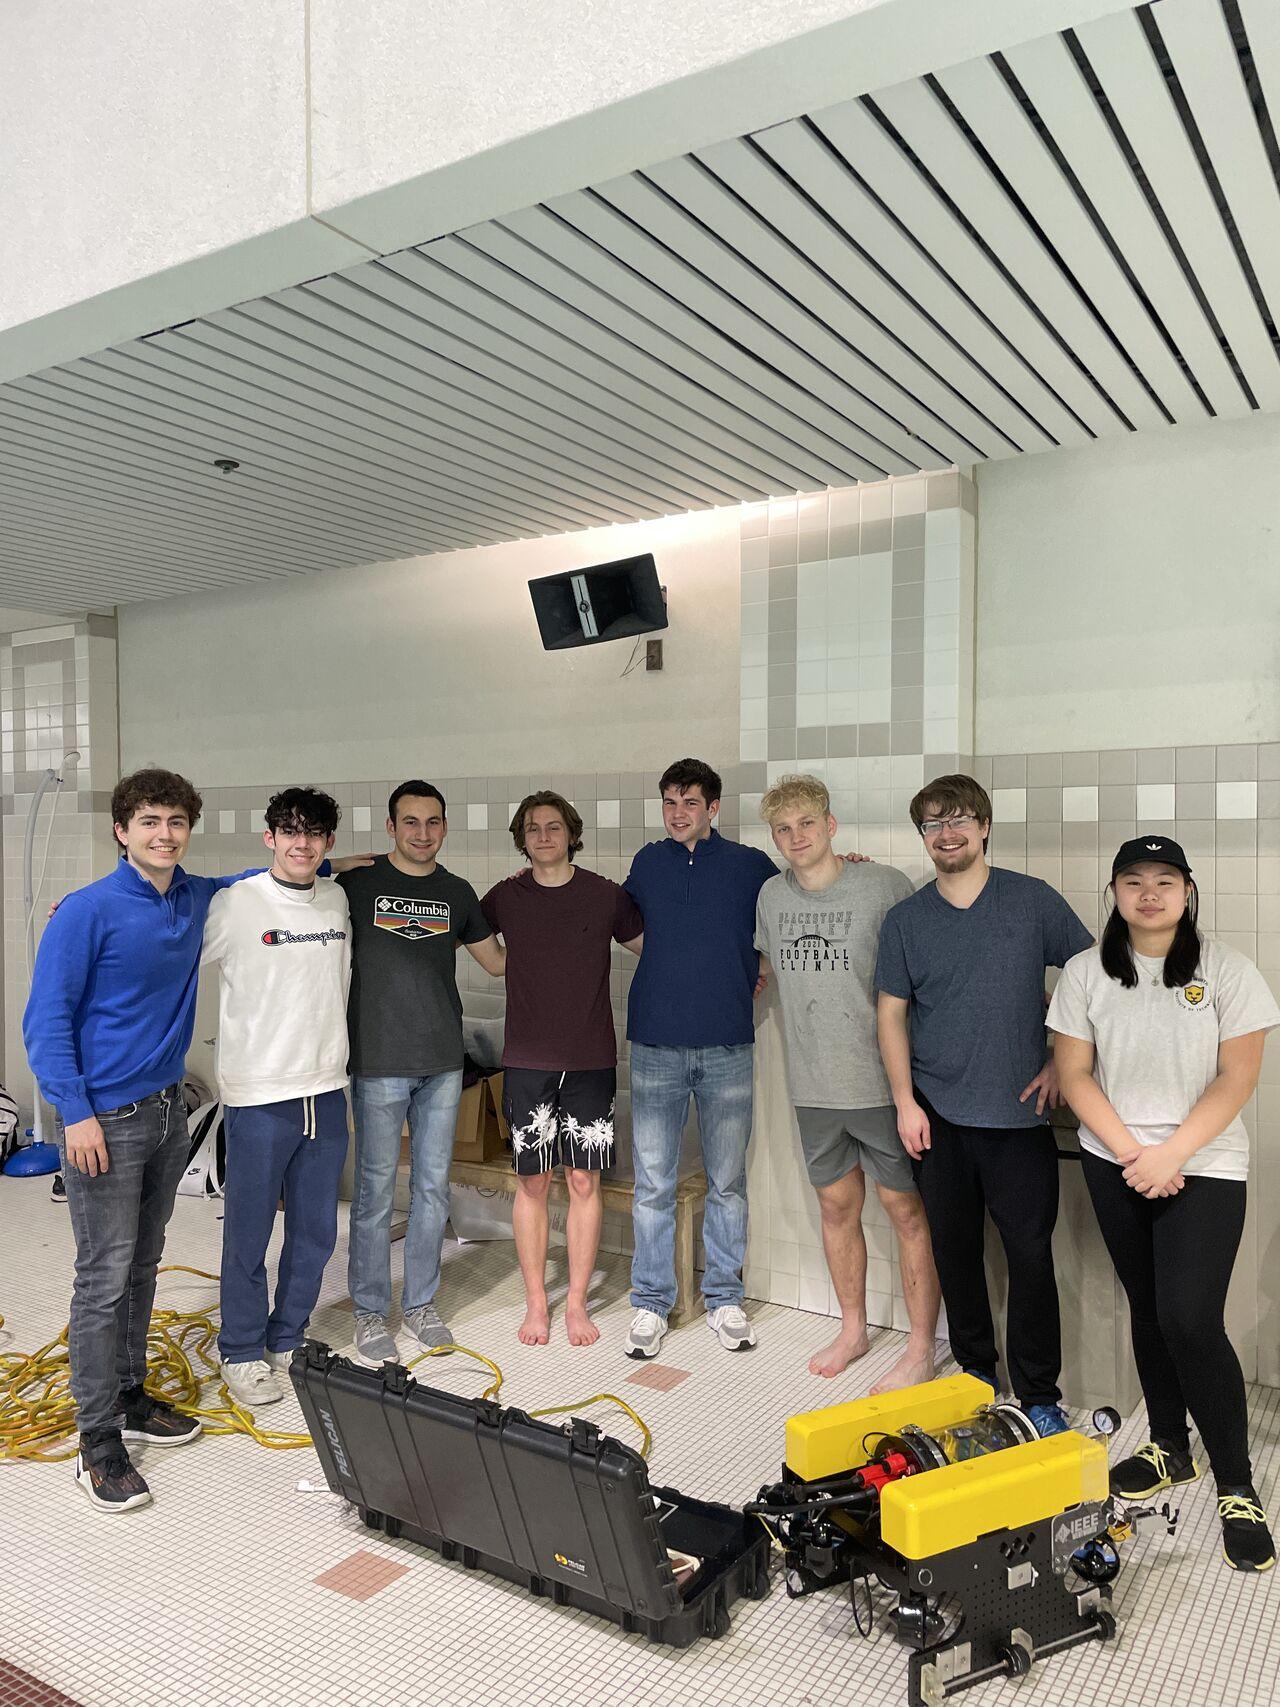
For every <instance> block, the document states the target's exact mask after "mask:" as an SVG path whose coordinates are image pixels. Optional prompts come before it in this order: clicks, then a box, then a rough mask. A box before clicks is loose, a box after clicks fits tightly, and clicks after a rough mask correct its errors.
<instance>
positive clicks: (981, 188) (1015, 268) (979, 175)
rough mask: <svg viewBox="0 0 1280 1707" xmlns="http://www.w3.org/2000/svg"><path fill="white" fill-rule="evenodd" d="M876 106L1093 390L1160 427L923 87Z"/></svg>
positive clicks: (1132, 417)
mask: <svg viewBox="0 0 1280 1707" xmlns="http://www.w3.org/2000/svg"><path fill="white" fill-rule="evenodd" d="M876 105H877V106H878V107H879V108H880V110H881V111H882V112H883V113H884V114H885V116H886V117H887V118H888V119H889V121H890V122H891V123H892V124H893V126H894V128H895V129H896V130H897V131H898V132H899V133H900V134H901V135H902V136H903V137H904V138H905V140H906V142H907V143H908V145H909V146H910V147H911V148H912V149H913V150H914V152H915V154H916V155H917V156H918V157H919V158H920V159H921V160H922V161H923V162H924V165H925V166H926V167H927V169H928V170H929V172H930V173H931V174H932V176H933V177H934V178H935V179H936V181H937V182H938V183H939V184H941V186H942V188H943V190H944V191H945V192H946V194H947V195H948V196H949V197H950V198H951V200H952V201H953V202H954V203H955V205H956V206H957V207H958V208H959V209H960V211H961V213H962V214H963V215H964V217H965V218H966V219H967V220H968V221H969V223H970V224H971V225H972V226H973V228H974V230H975V231H977V232H978V233H979V235H980V236H981V237H982V239H983V241H984V242H985V243H986V245H987V247H988V248H989V249H990V250H991V252H992V253H993V254H994V255H996V256H997V257H998V258H999V260H1000V262H1001V264H1002V265H1003V266H1004V267H1005V268H1006V270H1007V271H1008V273H1009V274H1010V276H1011V277H1012V278H1014V279H1015V280H1016V281H1017V282H1018V284H1019V285H1020V286H1021V287H1022V290H1023V291H1024V293H1025V294H1026V296H1027V297H1028V298H1029V299H1030V300H1031V301H1032V302H1034V303H1035V305H1036V307H1037V309H1038V311H1039V313H1040V314H1041V316H1042V317H1043V318H1044V319H1045V320H1046V322H1047V323H1048V324H1049V325H1050V326H1052V327H1053V328H1054V329H1055V331H1056V332H1057V333H1058V335H1059V336H1060V337H1061V338H1063V339H1064V340H1065V342H1066V344H1067V345H1068V347H1069V348H1070V349H1071V350H1072V352H1073V353H1074V355H1075V357H1076V359H1077V360H1078V361H1079V362H1080V363H1082V365H1083V366H1084V367H1085V369H1086V370H1087V372H1088V373H1089V374H1090V375H1091V376H1092V378H1093V380H1094V382H1095V383H1096V384H1097V385H1098V386H1099V388H1100V389H1101V390H1102V391H1103V392H1104V393H1105V395H1106V396H1107V397H1108V398H1109V399H1110V400H1111V403H1112V407H1113V408H1115V409H1116V410H1117V411H1118V412H1119V413H1120V414H1121V415H1122V416H1123V417H1124V418H1125V419H1126V420H1128V421H1130V422H1131V423H1133V425H1135V426H1148V427H1154V426H1157V425H1160V424H1161V423H1162V422H1163V416H1162V415H1161V414H1160V411H1159V409H1158V408H1157V406H1156V405H1155V404H1154V403H1153V402H1152V400H1151V398H1150V397H1149V396H1148V394H1147V392H1146V391H1145V390H1144V389H1143V387H1142V385H1141V383H1140V382H1139V381H1138V380H1137V379H1135V377H1134V375H1133V373H1132V371H1131V369H1130V368H1129V367H1128V365H1127V364H1126V363H1125V361H1124V359H1123V357H1122V356H1121V355H1120V354H1119V353H1118V352H1117V351H1116V349H1115V347H1114V345H1113V344H1112V343H1111V342H1110V340H1109V339H1108V338H1107V335H1106V333H1105V332H1104V331H1103V329H1102V328H1101V327H1100V326H1099V325H1098V323H1097V321H1096V320H1095V319H1094V317H1093V316H1092V315H1091V314H1090V313H1089V310H1088V309H1087V308H1086V306H1085V304H1084V303H1083V302H1082V301H1081V300H1080V297H1079V295H1078V294H1077V293H1076V291H1075V289H1074V288H1073V287H1072V285H1071V283H1070V281H1069V280H1068V279H1067V277H1066V276H1065V274H1064V273H1063V272H1062V270H1061V268H1060V267H1059V266H1058V265H1057V263H1056V262H1055V261H1054V260H1053V258H1052V257H1051V256H1050V255H1049V253H1048V251H1047V250H1046V249H1045V248H1044V246H1043V244H1042V243H1041V242H1040V240H1039V238H1038V237H1037V236H1036V234H1035V232H1034V231H1033V230H1032V229H1031V227H1030V226H1029V225H1028V224H1027V223H1026V221H1025V220H1024V219H1023V218H1022V216H1021V214H1020V213H1018V211H1017V209H1016V208H1015V207H1014V206H1013V204H1012V203H1011V202H1010V200H1009V198H1008V196H1007V195H1006V193H1005V191H1004V189H1003V187H1002V186H1001V185H1000V183H999V182H998V181H997V179H996V178H994V177H993V176H992V174H991V171H990V170H989V168H988V167H987V165H986V163H985V162H984V161H983V159H982V157H981V155H979V153H978V152H977V150H976V149H975V148H974V147H973V145H972V143H971V142H970V141H969V140H968V138H967V137H966V136H965V134H964V132H963V131H962V130H961V129H960V128H959V126H957V125H956V124H955V122H954V121H953V120H952V118H951V116H950V115H949V114H948V113H947V112H946V110H945V109H944V107H943V106H942V104H941V102H940V101H939V100H938V99H937V97H936V96H935V95H934V93H933V91H932V90H931V89H930V88H929V87H928V86H927V85H926V84H924V83H921V82H915V83H905V84H900V85H898V87H896V88H893V89H885V90H883V91H882V92H881V93H880V94H879V95H877V96H876Z"/></svg>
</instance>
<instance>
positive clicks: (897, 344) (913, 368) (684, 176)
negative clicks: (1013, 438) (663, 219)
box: [646, 144, 1012, 462]
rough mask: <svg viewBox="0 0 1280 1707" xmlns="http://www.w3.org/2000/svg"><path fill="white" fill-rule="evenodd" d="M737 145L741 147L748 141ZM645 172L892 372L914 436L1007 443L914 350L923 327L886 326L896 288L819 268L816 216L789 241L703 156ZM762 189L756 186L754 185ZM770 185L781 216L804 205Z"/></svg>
mask: <svg viewBox="0 0 1280 1707" xmlns="http://www.w3.org/2000/svg"><path fill="white" fill-rule="evenodd" d="M741 146H742V149H743V152H746V151H747V150H746V145H745V144H743V145H741ZM757 164H758V165H759V164H760V163H759V162H758V161H757ZM761 171H762V172H763V173H765V174H766V175H767V168H764V167H763V166H761ZM646 177H648V178H649V180H650V181H651V182H652V183H654V184H656V185H657V186H658V188H659V189H660V190H662V191H663V192H664V194H666V195H667V196H669V197H670V198H671V199H672V200H673V201H676V202H678V203H680V205H681V206H682V207H684V208H686V209H687V210H688V212H689V213H691V214H692V215H693V216H694V217H695V218H696V219H697V220H699V221H700V222H701V223H702V224H703V225H705V226H706V227H707V229H708V230H709V231H710V232H712V233H713V234H714V235H715V236H716V237H718V238H719V240H720V241H721V242H723V243H725V244H727V245H729V246H730V247H731V248H733V249H734V250H735V251H736V253H738V254H740V255H741V256H742V257H743V259H744V260H745V261H747V262H749V263H750V264H751V266H752V267H754V268H755V270H756V273H757V275H758V276H760V277H763V278H768V279H769V280H771V281H772V282H773V283H774V284H775V285H776V286H777V288H778V289H780V290H782V291H784V292H785V293H786V295H787V296H788V297H789V298H791V300H792V301H794V302H795V303H797V304H798V305H799V306H800V307H801V308H802V309H803V310H804V311H805V312H807V313H808V314H810V315H812V316H813V318H814V319H815V320H817V321H820V322H821V323H822V324H824V325H826V326H828V327H829V328H830V329H831V331H832V333H834V334H835V336H836V337H837V338H839V339H840V340H841V341H843V342H844V343H845V344H847V345H848V347H849V348H850V349H851V350H855V351H856V352H857V353H858V354H859V355H860V356H862V357H863V358H865V359H866V360H867V361H868V362H870V363H871V364H872V365H873V366H874V367H876V368H879V369H880V370H881V371H882V372H886V373H892V374H894V376H895V378H896V380H897V383H898V386H899V387H900V388H901V391H902V394H903V398H904V402H905V404H906V405H907V407H908V408H909V407H910V406H911V405H913V404H914V405H916V406H918V412H917V413H916V414H915V415H909V416H908V417H907V419H908V421H909V424H910V425H911V427H912V428H913V430H914V431H915V432H916V433H917V434H918V435H919V434H920V432H921V430H922V428H924V427H927V426H928V424H930V423H933V424H935V425H936V427H937V429H938V431H939V433H940V435H941V437H940V439H939V445H938V448H939V449H940V450H942V451H943V453H944V454H947V455H950V456H951V457H952V459H953V460H959V461H961V462H963V461H968V460H971V459H972V458H974V457H975V456H976V457H985V456H989V455H990V454H991V452H992V450H993V449H994V448H1012V447H1001V445H1000V435H999V433H998V431H997V429H996V428H995V427H994V426H993V424H992V422H991V421H990V420H989V419H988V418H985V417H984V416H983V415H981V414H979V412H978V411H977V410H976V409H975V408H974V407H973V405H972V404H971V403H970V402H969V401H968V399H967V398H965V397H964V396H963V395H958V394H957V393H955V392H953V391H952V390H951V388H950V387H949V386H948V385H947V384H946V383H945V382H944V381H942V380H940V379H939V377H938V375H937V373H936V371H935V370H934V369H933V368H931V367H929V366H928V365H927V364H926V363H925V362H924V361H922V360H920V358H919V357H918V356H917V354H916V350H915V347H914V346H916V345H918V344H919V343H920V341H921V338H922V336H924V335H925V334H926V332H927V328H924V327H922V326H919V325H916V326H913V327H912V328H911V329H910V333H909V334H908V338H900V337H898V336H897V335H896V334H895V333H894V332H893V331H892V330H890V329H888V327H889V323H888V321H887V320H886V319H885V318H884V317H885V315H887V316H888V317H889V319H890V320H891V319H892V318H894V317H895V316H896V314H897V313H898V311H899V309H900V306H901V302H902V298H901V295H900V293H897V292H894V291H892V290H891V289H883V290H881V289H878V288H877V286H878V284H880V283H882V281H877V280H875V279H874V278H873V277H872V276H870V269H869V268H868V269H865V272H866V274H867V275H868V276H863V277H859V279H858V281H857V282H858V285H859V286H860V287H861V288H859V289H855V290H853V291H847V290H844V289H842V288H841V287H840V286H839V285H837V284H836V283H834V282H833V281H832V279H831V278H830V277H829V276H828V275H827V274H826V273H825V272H824V271H823V270H822V269H821V267H820V266H819V265H818V264H817V255H818V252H819V250H822V251H823V252H824V253H825V256H826V258H827V259H828V260H830V261H831V262H832V264H833V265H835V266H837V267H838V266H839V260H838V258H837V255H836V253H835V251H836V250H837V248H838V246H839V245H838V240H836V239H835V238H834V235H833V234H832V233H831V232H830V231H829V230H827V229H826V228H824V227H823V226H822V225H821V222H818V221H815V224H816V225H817V227H818V229H817V230H816V231H811V232H810V233H809V241H808V242H807V243H806V244H804V245H803V246H797V245H795V244H792V243H791V242H790V241H788V240H787V239H785V238H784V237H783V236H781V235H780V234H779V231H778V229H777V228H776V227H775V226H774V225H773V224H772V223H771V222H770V221H769V220H768V219H767V218H765V217H764V214H763V209H762V207H761V204H760V202H759V201H758V200H757V201H756V202H755V203H754V204H753V205H752V206H746V205H744V203H743V202H742V201H741V199H740V198H738V197H737V196H736V195H734V194H732V193H730V192H729V186H728V185H727V183H725V182H723V181H722V180H721V179H720V178H718V177H717V176H716V175H715V173H714V172H713V171H712V170H710V169H709V168H708V166H707V164H706V163H705V162H704V161H695V160H692V159H684V160H672V161H668V162H667V163H666V164H665V165H662V166H658V167H655V168H653V169H651V170H650V171H649V172H647V173H646ZM760 187H762V186H760V185H757V189H759V188H760ZM773 187H774V190H775V197H774V201H775V211H777V212H778V215H779V217H780V218H785V213H784V212H783V211H782V208H778V207H777V206H776V204H777V203H782V204H784V206H785V204H786V203H787V202H790V203H792V204H795V208H796V210H797V211H799V210H801V209H802V205H803V204H801V202H800V198H799V197H798V196H797V195H796V194H795V192H794V191H793V190H791V189H789V188H788V187H787V186H785V185H784V184H782V183H780V182H776V183H775V185H774V186H773ZM824 237H825V238H826V239H827V243H826V244H825V245H824V244H823V242H822V239H823V238H824ZM894 297H896V298H897V301H896V302H895V301H894V300H893V298H894ZM872 298H876V299H877V300H876V305H875V306H876V308H878V309H879V310H880V314H879V316H877V314H876V313H875V312H874V311H873V310H872V307H871V299H872ZM833 353H835V347H834V346H833Z"/></svg>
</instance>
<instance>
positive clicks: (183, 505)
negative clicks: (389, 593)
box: [0, 396, 354, 551]
mask: <svg viewBox="0 0 1280 1707" xmlns="http://www.w3.org/2000/svg"><path fill="white" fill-rule="evenodd" d="M0 438H2V439H3V442H4V443H5V444H6V445H8V446H9V447H10V450H9V454H10V456H11V457H13V458H16V459H18V460H20V461H21V462H22V463H23V465H24V466H29V467H34V468H36V469H39V470H42V471H43V472H44V473H45V474H46V476H48V477H49V478H51V479H53V480H54V481H57V480H58V479H59V478H60V477H61V478H65V479H67V480H68V481H69V482H71V483H72V484H79V485H83V486H85V487H86V488H99V487H100V488H101V489H103V490H104V491H107V492H111V493H114V494H116V495H117V496H119V497H122V498H123V499H125V501H126V502H127V501H128V500H129V499H130V498H131V497H133V496H134V495H139V494H140V495H142V496H144V497H147V496H149V497H150V498H152V499H153V500H154V501H155V502H158V503H162V504H167V505H168V507H169V508H170V509H171V510H172V511H174V512H175V513H181V514H183V515H184V516H185V515H194V516H196V517H197V518H199V519H202V520H206V521H210V522H211V523H212V525H214V526H216V527H217V528H219V529H221V530H223V531H224V532H225V534H226V536H227V538H228V540H229V542H235V541H236V540H237V539H243V543H244V544H245V545H246V547H247V548H248V549H249V551H252V550H253V549H254V547H255V545H257V546H260V547H261V549H263V550H264V551H271V550H273V549H276V548H278V547H281V546H285V547H287V546H288V545H289V544H290V543H292V542H296V543H297V544H299V545H302V546H304V547H308V546H311V545H316V546H324V547H326V548H327V549H332V548H333V547H334V546H342V545H343V544H346V546H347V549H348V550H350V549H353V548H354V541H344V538H343V535H342V531H341V528H340V527H338V526H336V525H333V524H332V523H331V522H330V521H327V520H321V519H318V518H317V517H315V516H314V515H313V514H312V513H310V512H309V511H308V510H307V509H305V508H302V509H299V510H298V511H296V512H294V513H290V512H288V511H282V509H281V507H280V506H279V504H276V503H272V502H271V500H270V496H269V495H267V494H264V493H263V492H261V491H260V490H259V488H258V487H257V485H256V484H255V482H254V480H253V477H252V476H250V477H249V479H248V480H247V481H241V480H240V478H239V476H236V482H237V483H236V486H235V490H234V491H226V492H220V491H219V489H218V487H217V486H216V485H214V483H213V480H214V479H217V480H220V479H221V477H220V476H214V477H213V479H206V478H204V477H203V476H201V477H200V478H199V479H198V480H193V481H189V482H188V483H187V484H186V485H185V486H181V485H179V483H178V482H176V481H175V480H174V479H173V478H172V476H171V475H169V474H168V473H167V472H166V471H164V470H160V471H158V472H157V471H156V470H155V469H153V468H150V467H148V466H145V465H141V464H139V462H138V461H137V460H136V459H134V458H133V457H132V456H130V455H128V454H123V453H121V452H120V451H119V450H118V449H117V448H116V447H115V446H114V445H112V444H107V443H103V442H102V441H101V440H100V439H92V438H85V437H83V436H82V437H80V438H72V437H70V436H69V435H67V434H66V433H65V432H60V431H59V430H58V429H57V427H56V425H55V424H53V423H50V422H48V421H45V420H43V419H40V418H39V417H36V416H33V415H31V414H30V413H27V414H22V413H19V412H16V411H15V410H14V409H13V408H12V406H11V403H10V400H9V399H8V398H7V397H4V396H0Z"/></svg>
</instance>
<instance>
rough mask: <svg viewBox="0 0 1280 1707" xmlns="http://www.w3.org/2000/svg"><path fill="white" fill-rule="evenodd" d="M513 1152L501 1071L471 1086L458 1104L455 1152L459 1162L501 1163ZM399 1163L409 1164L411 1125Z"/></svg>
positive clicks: (401, 1148)
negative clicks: (511, 1150)
mask: <svg viewBox="0 0 1280 1707" xmlns="http://www.w3.org/2000/svg"><path fill="white" fill-rule="evenodd" d="M509 1153H510V1135H509V1133H508V1131H507V1123H506V1121H505V1120H504V1119H503V1117H502V1074H501V1073H494V1074H493V1075H492V1076H491V1077H490V1078H487V1079H478V1080H477V1081H476V1083H475V1084H474V1085H468V1086H467V1088H466V1089H465V1090H464V1091H463V1093H462V1097H461V1100H460V1101H459V1103H458V1118H457V1122H456V1124H455V1125H454V1129H453V1154H454V1159H455V1160H456V1161H459V1162H501V1161H504V1160H505V1159H506V1158H507V1156H508V1155H509ZM400 1165H401V1167H406V1168H407V1167H408V1165H409V1127H408V1125H407V1123H406V1125H405V1129H404V1132H403V1133H402V1134H401V1138H400Z"/></svg>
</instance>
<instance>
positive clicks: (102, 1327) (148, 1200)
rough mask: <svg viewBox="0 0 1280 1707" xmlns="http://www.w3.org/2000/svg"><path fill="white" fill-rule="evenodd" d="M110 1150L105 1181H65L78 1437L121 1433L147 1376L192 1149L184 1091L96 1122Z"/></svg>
mask: <svg viewBox="0 0 1280 1707" xmlns="http://www.w3.org/2000/svg"><path fill="white" fill-rule="evenodd" d="M98 1122H99V1124H100V1125H101V1127H102V1135H103V1137H104V1138H105V1139H106V1144H107V1164H108V1165H107V1171H106V1173H105V1174H93V1175H90V1174H82V1173H80V1172H79V1170H78V1169H76V1168H72V1167H68V1166H67V1150H66V1139H65V1136H64V1134H63V1131H62V1123H61V1121H59V1123H58V1142H59V1147H60V1148H61V1151H62V1176H63V1179H64V1180H65V1181H66V1186H67V1207H68V1209H69V1210H70V1211H71V1227H72V1230H73V1232H74V1233H75V1236H76V1278H75V1285H74V1287H73V1289H72V1293H71V1323H70V1328H69V1330H68V1335H67V1353H68V1357H69V1359H70V1364H71V1371H70V1374H71V1396H72V1398H73V1399H74V1400H75V1402H76V1419H77V1423H78V1425H79V1429H80V1433H81V1435H82V1436H85V1435H91V1434H98V1433H102V1432H103V1431H111V1430H113V1429H114V1430H117V1431H118V1430H119V1429H120V1427H121V1425H122V1423H123V1421H124V1413H123V1411H122V1409H121V1406H120V1395H121V1393H122V1392H125V1391H127V1390H128V1389H130V1388H133V1387H140V1386H141V1385H142V1383H143V1381H144V1380H145V1379H146V1374H147V1329H148V1328H149V1327H150V1325H151V1306H152V1303H153V1302H154V1300H155V1295H156V1269H157V1267H158V1266H159V1263H160V1257H161V1254H162V1252H163V1251H164V1230H165V1228H166V1226H167V1225H168V1223H169V1217H170V1216H171V1215H172V1214H173V1200H174V1198H175V1197H176V1196H177V1192H178V1181H179V1180H180V1179H181V1178H182V1175H183V1170H184V1169H185V1168H186V1165H187V1152H188V1150H189V1149H190V1148H191V1146H190V1143H189V1141H188V1137H187V1111H186V1108H185V1107H184V1106H183V1101H182V1087H181V1085H168V1086H166V1087H165V1089H164V1090H162V1091H156V1092H155V1093H154V1094H153V1095H151V1096H149V1097H144V1098H143V1099H142V1101H141V1102H131V1103H126V1104H125V1106H124V1107H123V1108H115V1109H111V1110H109V1111H108V1112H107V1113H105V1114H100V1115H99V1116H98Z"/></svg>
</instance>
